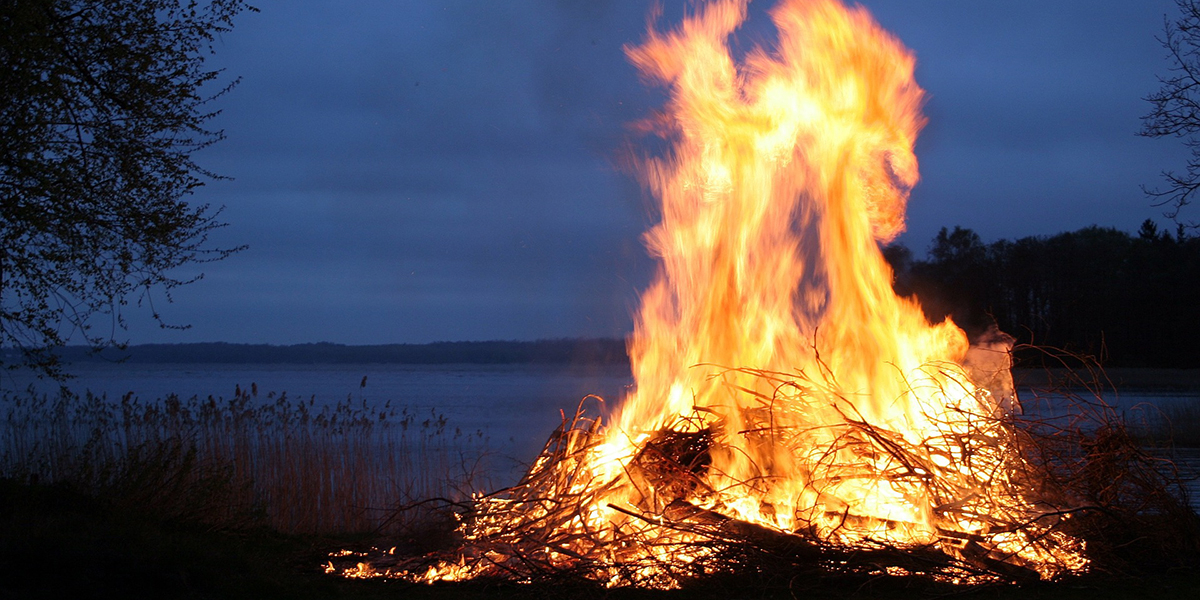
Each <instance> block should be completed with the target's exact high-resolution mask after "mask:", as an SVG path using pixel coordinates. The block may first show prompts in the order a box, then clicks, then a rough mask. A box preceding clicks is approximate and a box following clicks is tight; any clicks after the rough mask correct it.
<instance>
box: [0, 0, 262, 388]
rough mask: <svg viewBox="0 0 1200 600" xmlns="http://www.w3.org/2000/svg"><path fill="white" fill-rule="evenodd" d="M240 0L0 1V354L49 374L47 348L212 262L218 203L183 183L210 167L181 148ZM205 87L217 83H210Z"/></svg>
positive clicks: (82, 337) (200, 140)
mask: <svg viewBox="0 0 1200 600" xmlns="http://www.w3.org/2000/svg"><path fill="white" fill-rule="evenodd" d="M245 10H251V11H253V10H255V9H254V8H253V7H250V6H247V5H246V4H245V2H244V0H207V1H205V2H200V1H198V0H192V1H187V0H0V347H8V348H11V349H15V351H16V353H15V356H16V358H15V360H14V359H13V358H11V357H10V358H0V361H3V362H4V363H5V364H6V366H8V367H10V368H14V367H16V366H19V365H26V366H31V367H34V368H37V369H38V370H39V372H40V373H43V374H48V375H51V376H56V377H58V376H61V375H62V374H63V373H62V370H61V367H60V365H59V364H58V361H57V359H56V357H55V355H54V352H53V349H54V348H56V347H59V346H61V345H63V344H64V343H66V342H67V341H86V343H87V344H89V345H91V346H92V347H93V348H95V349H97V350H99V349H102V348H104V347H106V346H109V345H113V344H117V345H119V343H118V342H117V341H116V340H115V336H116V332H117V331H118V329H120V328H123V327H124V326H125V320H124V317H123V315H122V309H123V307H126V306H128V304H129V303H130V302H131V301H133V302H134V303H135V304H137V305H139V306H140V305H148V307H149V309H150V310H151V312H152V313H153V315H154V317H155V318H156V319H158V320H159V323H160V325H162V326H164V327H166V326H168V325H166V324H165V322H164V321H162V319H161V318H160V317H159V315H158V313H157V311H156V310H155V309H154V302H153V301H154V297H155V295H158V296H159V297H163V298H165V299H166V300H167V301H169V300H170V297H171V296H170V294H171V291H172V290H174V289H175V288H177V287H179V286H181V285H184V284H187V283H191V282H192V281H195V280H196V279H199V276H197V277H192V278H184V279H179V278H176V277H175V276H173V275H172V271H173V270H175V269H177V268H179V267H181V266H184V265H187V264H190V263H200V262H205V261H211V260H219V259H222V258H224V257H226V256H228V255H229V254H230V253H232V252H236V251H237V250H240V248H226V249H221V248H214V247H210V246H209V244H208V235H209V234H210V233H211V232H212V231H213V230H214V229H215V228H218V227H221V226H222V225H223V223H221V222H219V221H218V220H217V218H218V216H219V214H220V209H213V208H212V207H210V206H208V205H193V204H189V203H188V202H187V197H188V196H189V195H191V194H192V193H193V192H194V191H195V190H196V189H197V188H199V187H201V186H202V185H204V183H205V181H208V180H214V179H220V177H219V176H218V175H216V174H214V173H211V172H208V171H206V170H204V169H203V168H201V167H200V166H199V165H197V164H196V163H195V162H194V161H193V159H192V154H193V153H195V152H196V151H197V150H200V149H202V148H205V147H207V146H209V145H211V144H213V143H215V142H216V141H218V140H220V139H222V138H223V137H224V134H223V132H222V131H220V130H213V129H210V128H208V127H207V126H206V123H207V122H208V121H209V120H210V119H211V118H212V117H214V116H215V115H216V114H218V112H217V111H216V110H215V109H213V108H212V107H211V104H212V102H213V100H214V99H216V98H218V97H220V96H221V95H223V94H225V93H226V92H228V91H229V90H230V89H232V87H233V86H234V85H235V84H236V83H237V81H236V80H234V81H232V82H230V83H228V84H227V85H223V86H221V85H219V84H218V82H217V79H218V77H219V76H220V71H219V70H214V69H211V68H208V67H206V65H205V58H206V56H207V55H210V54H212V52H213V48H212V43H213V41H214V40H215V39H216V36H218V35H220V34H222V33H225V32H228V31H230V29H231V28H232V25H233V18H234V17H235V16H237V15H238V14H239V13H241V12H243V11H245ZM214 86H215V88H214Z"/></svg>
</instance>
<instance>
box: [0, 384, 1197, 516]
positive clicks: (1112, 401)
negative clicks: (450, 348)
mask: <svg viewBox="0 0 1200 600" xmlns="http://www.w3.org/2000/svg"><path fill="white" fill-rule="evenodd" d="M72 372H73V373H75V374H76V375H77V378H76V379H73V380H71V381H70V382H69V384H68V387H70V388H71V389H72V390H74V391H77V392H82V391H83V390H88V391H91V392H93V393H96V394H106V395H107V396H108V397H109V398H119V397H121V396H124V395H125V394H127V393H132V394H133V395H135V396H137V397H138V398H141V399H142V400H153V399H157V398H162V397H165V396H167V395H169V394H178V395H179V396H182V397H185V398H186V397H191V396H199V397H201V398H203V397H207V396H214V397H226V398H228V397H231V396H233V393H234V388H235V387H241V388H242V389H248V388H249V387H250V386H251V385H252V384H254V385H257V387H258V391H259V397H265V396H266V395H267V394H268V393H270V392H273V393H275V394H276V395H278V394H280V393H284V392H286V393H287V395H288V397H289V398H293V399H305V400H307V399H309V398H313V399H314V401H315V402H316V403H318V404H326V403H328V404H332V403H336V402H339V401H342V400H345V399H346V398H347V397H350V398H352V399H353V400H355V401H365V402H367V403H368V404H371V405H382V404H383V403H385V402H391V404H392V405H393V406H407V407H409V408H410V409H415V410H418V411H426V410H435V411H437V412H438V413H440V414H443V415H445V416H446V418H447V419H448V420H449V424H450V426H451V427H457V428H460V429H462V430H463V431H464V432H474V431H476V430H479V431H482V432H483V434H484V435H485V436H486V437H487V438H488V439H489V444H488V445H489V448H490V449H492V450H493V451H496V452H498V453H499V454H500V455H501V456H503V457H506V459H507V462H506V464H508V465H510V467H509V468H508V469H506V470H511V469H514V468H516V469H519V466H518V465H519V463H521V462H524V461H529V460H532V459H533V458H534V456H535V455H536V453H537V452H538V451H539V450H540V449H541V447H542V445H543V444H544V443H545V441H546V439H547V437H548V436H549V435H550V433H551V432H552V431H553V430H554V428H555V427H557V426H558V425H559V424H560V423H561V420H562V414H563V413H566V414H567V415H570V414H573V413H574V411H575V409H576V407H577V406H578V405H579V403H580V401H581V400H582V399H583V398H584V396H587V395H589V394H595V395H597V396H600V397H602V398H604V399H605V400H606V401H607V404H608V405H609V406H614V405H615V404H616V403H617V402H619V400H620V398H621V397H622V395H623V393H624V392H625V390H626V389H627V388H628V386H629V385H630V384H631V383H632V380H631V378H630V375H629V372H628V369H627V368H625V367H607V368H597V367H590V368H579V367H575V368H572V367H567V366H562V365H553V366H529V365H381V364H361V365H281V364H261V365H255V364H249V365H226V364H144V365H135V364H109V363H89V364H80V365H75V366H74V367H73V368H72ZM3 377H4V379H3V380H2V381H0V386H2V387H3V388H4V389H23V388H25V387H27V386H29V385H31V384H32V385H34V387H36V388H38V389H40V390H42V391H46V392H53V391H55V390H56V389H57V386H56V384H52V383H48V382H39V381H37V380H33V379H29V380H24V381H22V380H20V379H14V378H13V376H12V375H11V374H5V375H3ZM364 378H365V385H363V383H364ZM1021 397H1022V400H1023V401H1024V402H1025V403H1027V404H1030V408H1031V410H1037V411H1038V412H1040V413H1041V414H1043V415H1051V414H1056V413H1061V410H1062V409H1061V406H1054V405H1055V404H1057V402H1054V401H1053V400H1049V399H1047V400H1045V401H1044V402H1040V403H1037V402H1033V398H1032V395H1031V394H1029V393H1021ZM1104 399H1105V401H1106V402H1107V403H1108V404H1109V405H1110V406H1113V407H1115V408H1116V409H1117V410H1118V411H1119V412H1122V413H1125V414H1126V415H1127V416H1130V417H1133V418H1141V417H1140V416H1139V415H1155V414H1157V413H1158V412H1159V411H1160V410H1169V409H1170V407H1173V406H1175V407H1178V406H1193V407H1197V408H1200V393H1197V392H1188V393H1159V392H1147V391H1137V390H1126V391H1123V392H1121V393H1116V394H1109V395H1106V397H1105V398H1104ZM590 402H591V404H590V405H589V412H590V414H593V415H594V414H597V412H599V411H600V410H602V406H601V405H600V404H599V403H596V402H595V401H590ZM1182 458H1184V459H1185V460H1186V461H1187V462H1188V464H1187V465H1185V466H1186V467H1187V469H1188V470H1189V471H1191V472H1197V473H1200V451H1196V452H1190V453H1188V454H1187V456H1186V457H1182ZM1192 492H1193V494H1192V496H1193V499H1194V501H1200V484H1198V485H1196V486H1195V487H1194V489H1193V490H1192Z"/></svg>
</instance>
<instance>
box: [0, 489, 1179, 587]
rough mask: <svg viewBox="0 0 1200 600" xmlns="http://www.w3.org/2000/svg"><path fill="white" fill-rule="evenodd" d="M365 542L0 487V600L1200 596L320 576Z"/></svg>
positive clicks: (1156, 576) (1084, 582)
mask: <svg viewBox="0 0 1200 600" xmlns="http://www.w3.org/2000/svg"><path fill="white" fill-rule="evenodd" d="M363 542H364V540H363V539H361V538H357V539H356V538H340V539H339V538H329V537H298V536H285V535H281V534H278V533H274V532H271V531H266V530H241V531H217V530H213V529H212V528H210V527H205V526H201V525H197V524H186V523H177V522H176V523H172V522H164V521H163V520H161V519H156V518H154V517H152V516H147V511H145V510H141V509H139V507H129V506H118V505H115V504H113V503H111V502H108V501H102V500H98V499H96V498H92V497H89V496H86V495H83V494H79V493H76V492H73V491H70V490H68V489H65V488H61V487H53V486H41V485H30V484H27V483H16V482H13V481H4V480H0V598H4V599H7V598H80V599H82V598H102V597H103V598H254V599H270V598H289V599H291V598H301V599H302V598H415V599H451V598H454V599H458V598H617V599H620V598H664V599H666V598H712V599H718V598H720V599H724V598H813V599H826V598H829V599H832V598H888V599H892V598H900V599H904V598H936V597H946V596H952V597H957V598H969V599H976V598H987V599H1001V600H1003V599H1017V598H1021V599H1024V598H1044V599H1051V600H1056V599H1063V600H1066V599H1080V600H1102V599H1108V598H1180V599H1184V598H1188V599H1191V598H1200V573H1198V572H1195V571H1193V570H1177V571H1172V572H1160V573H1152V574H1142V575H1125V576H1122V577H1105V578H1098V577H1092V578H1084V579H1079V580H1075V581H1068V582H1061V583H1057V584H1043V585H1034V586H1026V587H999V588H983V589H967V590H963V589H953V588H950V589H947V588H931V587H930V586H928V585H924V584H921V583H919V582H907V581H904V580H900V579H889V578H884V579H878V580H874V581H862V580H858V581H836V580H829V581H822V580H806V581H791V582H789V581H773V580H770V579H769V578H764V577H754V578H740V579H727V580H720V581H711V582H706V583H705V584H704V585H703V586H698V587H697V588H696V589H690V590H681V591H673V592H651V591H639V590H616V591H606V590H601V589H594V588H580V587H577V586H569V585H549V586H545V585H543V586H521V585H513V584H494V583H493V584H482V583H465V584H446V585H436V586H423V585H412V584H406V583H403V582H396V581H378V580H376V581H355V580H343V579H338V578H334V577H330V576H326V575H325V574H324V573H322V571H321V568H320V565H321V564H323V562H324V557H325V556H326V555H327V553H328V552H329V551H331V550H335V549H338V548H342V547H346V546H351V545H359V544H362V543H363Z"/></svg>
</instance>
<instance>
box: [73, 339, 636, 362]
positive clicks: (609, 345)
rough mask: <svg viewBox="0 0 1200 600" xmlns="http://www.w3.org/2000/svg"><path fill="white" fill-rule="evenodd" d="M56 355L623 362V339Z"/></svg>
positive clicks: (171, 347)
mask: <svg viewBox="0 0 1200 600" xmlns="http://www.w3.org/2000/svg"><path fill="white" fill-rule="evenodd" d="M62 357H63V359H65V360H68V361H72V362H81V361H84V362H86V361H89V360H106V361H111V360H118V359H123V360H125V361H126V362H129V363H291V364H339V363H392V364H414V365H429V364H453V363H470V364H512V363H526V364H543V363H544V364H588V365H599V364H627V363H628V360H629V359H628V358H627V357H626V355H625V341H624V340H616V339H559V340H538V341H532V342H517V341H492V342H435V343H432V344H380V345H370V346H346V345H343V344H331V343H324V342H323V343H315V344H294V345H290V346H276V345H270V344H228V343H224V342H214V343H198V344H140V345H136V346H129V347H128V348H127V349H125V350H115V349H108V350H105V351H104V352H103V353H102V354H101V355H100V356H96V355H94V354H92V353H91V352H90V350H89V349H88V348H86V347H82V346H68V347H66V348H64V349H63V350H62Z"/></svg>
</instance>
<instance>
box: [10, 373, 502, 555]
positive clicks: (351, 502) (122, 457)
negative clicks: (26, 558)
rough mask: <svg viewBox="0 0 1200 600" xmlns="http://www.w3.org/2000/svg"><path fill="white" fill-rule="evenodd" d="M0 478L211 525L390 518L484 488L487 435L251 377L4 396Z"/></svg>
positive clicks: (349, 524)
mask: <svg viewBox="0 0 1200 600" xmlns="http://www.w3.org/2000/svg"><path fill="white" fill-rule="evenodd" d="M2 398H3V401H2V403H0V410H2V411H3V413H0V414H3V421H2V423H0V476H2V477H6V478H11V479H16V480H20V481H33V482H39V483H45V484H62V485H68V486H72V487H75V488H79V489H82V490H83V491H85V492H88V493H93V494H96V495H97V496H100V497H104V498H108V499H110V500H112V501H115V502H119V503H124V504H129V505H131V506H133V507H137V508H139V509H141V510H146V511H152V512H154V513H155V514H156V515H157V516H159V517H164V518H169V519H177V520H191V521H198V522H202V523H204V524H207V525H209V526H211V527H214V528H242V527H246V526H255V525H266V526H269V527H271V528H274V529H276V530H278V531H281V532H285V533H358V532H368V531H372V530H377V529H379V528H381V527H385V526H386V527H388V528H391V529H397V528H403V527H406V526H408V525H411V524H410V523H406V522H405V519H406V518H407V519H413V518H418V517H419V515H418V514H416V513H412V512H411V511H409V512H403V513H402V514H401V515H400V516H399V517H397V512H396V509H397V508H398V507H400V506H406V505H410V504H412V503H413V502H415V501H418V500H421V499H425V498H431V497H440V498H448V499H465V498H467V497H469V495H470V493H471V491H472V489H475V488H477V487H479V486H486V485H489V484H488V483H487V482H485V481H481V480H480V479H481V478H482V477H484V475H483V474H484V473H485V462H486V459H487V457H488V453H487V451H486V445H487V440H486V439H485V438H484V436H483V434H482V432H478V431H476V432H473V433H465V432H463V431H461V430H460V429H457V428H454V427H452V426H451V425H450V424H449V423H448V421H447V419H446V417H445V416H444V415H441V414H439V413H437V412H436V411H433V410H430V411H427V412H417V411H415V410H413V409H410V408H407V407H396V406H392V404H391V403H390V402H389V403H386V404H383V405H382V406H373V405H370V404H368V403H366V402H365V401H363V400H357V401H356V400H354V399H353V398H352V397H347V399H346V400H344V401H341V402H338V403H336V404H332V405H321V404H318V403H317V402H316V400H315V399H314V398H309V399H307V400H294V399H292V398H289V397H288V396H287V395H286V394H279V395H276V394H273V393H271V394H266V395H265V396H264V397H259V396H258V394H257V389H256V387H255V386H251V388H250V389H249V390H243V389H240V388H239V389H235V391H234V394H233V396H232V397H231V398H228V399H225V398H214V397H211V396H209V397H207V398H198V397H192V398H188V399H183V398H180V397H178V396H174V395H172V396H168V397H166V398H162V399H159V400H156V401H149V402H147V401H141V400H139V399H137V398H135V397H133V396H132V395H126V396H125V397H123V398H120V399H119V400H110V399H108V398H106V397H104V396H96V395H93V394H91V393H84V394H83V395H80V394H76V393H73V392H70V391H68V390H65V389H64V390H62V391H60V393H58V394H57V395H51V394H38V393H36V392H34V391H33V390H29V391H26V392H24V393H13V392H5V393H3V396H2Z"/></svg>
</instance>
